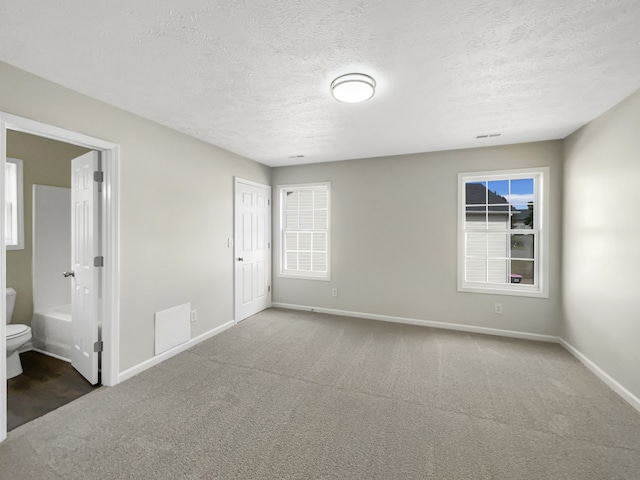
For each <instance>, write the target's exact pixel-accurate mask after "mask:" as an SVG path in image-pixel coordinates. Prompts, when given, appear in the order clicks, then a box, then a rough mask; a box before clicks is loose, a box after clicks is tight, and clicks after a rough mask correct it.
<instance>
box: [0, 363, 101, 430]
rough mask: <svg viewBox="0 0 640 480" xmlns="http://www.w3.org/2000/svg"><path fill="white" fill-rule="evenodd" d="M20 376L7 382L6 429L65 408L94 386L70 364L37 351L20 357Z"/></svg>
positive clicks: (11, 428)
mask: <svg viewBox="0 0 640 480" xmlns="http://www.w3.org/2000/svg"><path fill="white" fill-rule="evenodd" d="M20 359H21V361H22V369H23V370H24V373H23V374H22V375H18V376H17V377H15V378H12V379H10V380H8V381H7V430H8V431H11V430H13V429H14V428H16V427H19V426H20V425H23V424H25V423H27V422H30V421H31V420H34V419H36V418H38V417H41V416H42V415H44V414H46V413H49V412H51V411H53V410H55V409H56V408H58V407H61V406H62V405H66V404H67V403H69V402H72V401H73V400H75V399H77V398H79V397H81V396H83V395H86V394H87V393H89V392H91V391H92V390H94V389H95V388H97V386H95V387H94V386H93V385H90V384H89V382H87V381H86V380H85V379H84V377H83V376H82V375H80V374H79V373H78V372H77V371H76V370H75V369H74V368H73V367H72V366H71V364H70V363H67V362H64V361H62V360H58V359H57V358H53V357H50V356H48V355H44V354H42V353H39V352H25V353H21V354H20Z"/></svg>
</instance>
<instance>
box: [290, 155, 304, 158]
mask: <svg viewBox="0 0 640 480" xmlns="http://www.w3.org/2000/svg"><path fill="white" fill-rule="evenodd" d="M289 158H304V155H291V156H290V157H289Z"/></svg>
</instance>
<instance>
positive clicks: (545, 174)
mask: <svg viewBox="0 0 640 480" xmlns="http://www.w3.org/2000/svg"><path fill="white" fill-rule="evenodd" d="M522 178H533V179H534V205H536V208H534V211H533V224H534V226H535V225H537V226H538V227H537V228H535V229H533V232H532V233H526V231H524V232H523V231H522V230H519V229H507V230H505V232H506V233H508V234H514V233H515V234H518V233H520V232H522V233H524V234H533V235H534V238H535V244H534V245H535V246H534V269H535V270H534V272H535V273H534V278H536V280H537V282H536V284H534V285H525V284H512V283H504V284H501V283H489V282H471V281H467V280H466V261H465V260H466V242H465V238H466V236H465V234H466V233H467V230H465V223H466V208H465V207H466V202H465V200H466V187H465V185H466V184H467V183H468V182H479V181H500V180H516V179H522ZM457 207H458V223H457V230H458V252H457V254H458V291H459V292H467V293H485V294H495V295H512V296H520V297H538V298H549V167H531V168H518V169H505V170H490V171H482V172H465V173H459V174H458V205H457ZM536 232H537V233H536Z"/></svg>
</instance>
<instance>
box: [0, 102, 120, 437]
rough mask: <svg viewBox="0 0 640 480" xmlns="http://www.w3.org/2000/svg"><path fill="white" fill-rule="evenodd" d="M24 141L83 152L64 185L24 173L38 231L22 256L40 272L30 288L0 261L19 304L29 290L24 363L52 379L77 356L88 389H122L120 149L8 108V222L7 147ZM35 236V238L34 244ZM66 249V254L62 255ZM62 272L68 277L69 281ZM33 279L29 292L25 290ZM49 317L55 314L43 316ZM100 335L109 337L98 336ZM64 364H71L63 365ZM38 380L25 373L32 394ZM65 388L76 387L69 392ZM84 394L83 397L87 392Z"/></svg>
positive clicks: (2, 410) (1, 428)
mask: <svg viewBox="0 0 640 480" xmlns="http://www.w3.org/2000/svg"><path fill="white" fill-rule="evenodd" d="M20 135H22V136H32V137H33V138H35V139H36V140H39V141H41V142H47V141H49V142H50V143H55V144H56V145H64V148H66V149H67V150H69V151H71V152H73V153H74V154H73V158H76V160H73V162H72V161H71V159H70V158H68V165H67V168H66V173H60V172H58V173H59V176H60V175H62V176H64V177H66V179H65V181H64V182H60V181H49V180H47V179H45V180H43V181H41V184H38V182H34V181H32V180H33V177H34V176H35V177H37V176H38V170H39V169H38V168H32V167H33V166H29V165H23V168H24V174H25V175H24V176H25V179H26V180H28V181H27V182H26V183H25V185H26V186H27V187H28V188H26V189H25V190H24V196H25V197H28V198H29V201H28V202H25V203H29V205H28V208H25V209H24V213H27V215H25V217H29V218H25V224H26V226H27V228H25V233H26V232H29V233H30V235H24V236H25V238H24V244H25V245H30V246H32V247H33V248H32V249H31V251H30V252H29V253H26V254H25V255H23V256H24V257H25V258H27V259H28V260H30V261H29V262H27V266H28V267H30V268H28V270H32V272H33V276H32V277H31V279H30V280H31V281H30V282H29V281H27V280H25V279H22V281H21V280H20V275H18V277H15V276H13V274H12V273H11V271H12V270H13V269H14V266H15V265H13V264H11V262H12V261H13V256H11V258H9V255H6V254H5V255H3V256H2V262H1V265H0V266H1V268H0V270H1V271H0V281H1V282H2V285H1V287H2V289H1V291H3V292H5V291H7V286H9V287H14V285H19V288H15V287H14V288H15V291H16V295H15V298H20V297H21V294H20V291H22V297H23V302H19V301H16V313H17V314H18V318H19V319H16V321H17V322H20V321H24V323H25V324H27V323H28V324H30V325H31V329H32V331H33V338H32V345H31V346H28V347H27V349H29V350H32V351H29V352H28V354H23V356H25V360H26V361H25V362H24V363H25V366H27V365H29V368H32V366H33V365H40V366H39V367H37V368H39V369H41V371H42V373H44V372H45V371H51V369H52V368H54V367H55V368H58V367H57V366H56V362H59V360H60V359H65V360H71V361H72V362H73V365H74V367H75V370H77V371H80V372H81V373H82V375H83V376H84V377H85V378H87V379H88V382H85V384H86V385H87V386H88V389H89V390H90V389H91V384H96V383H101V384H103V385H115V384H116V383H118V361H117V360H118V354H117V352H118V335H117V331H118V303H119V302H118V300H119V299H118V297H119V295H118V291H119V289H118V276H117V266H118V263H119V262H118V257H119V249H118V230H119V225H118V220H119V218H118V211H119V209H118V202H119V189H118V146H117V145H115V144H111V143H109V142H105V141H103V140H99V139H96V138H93V137H88V136H86V135H82V134H78V133H76V132H71V131H68V130H64V129H60V128H57V127H53V126H49V125H46V124H42V123H40V122H34V121H31V120H28V119H24V118H20V117H16V116H13V115H9V114H4V113H2V112H0V144H1V148H0V150H1V158H0V167H1V168H0V171H1V174H2V178H1V180H2V181H0V188H1V189H2V192H1V193H2V195H0V197H1V200H2V208H1V209H0V217H2V224H3V225H5V221H7V220H10V217H9V215H10V214H11V211H10V210H11V209H10V207H11V205H9V203H10V202H7V201H6V197H5V192H4V187H5V181H4V180H5V179H4V172H5V162H6V158H7V156H8V155H7V149H8V148H9V150H10V147H11V142H12V138H16V136H20ZM61 148H62V147H61ZM74 149H75V151H74ZM76 154H78V155H76ZM9 156H11V155H9ZM50 156H53V155H50ZM40 173H42V172H40ZM65 183H66V184H65ZM27 184H28V185H27ZM56 202H58V203H57V204H58V205H62V204H64V205H66V207H67V209H68V211H67V213H64V212H61V211H60V210H57V209H56V208H54V205H56ZM55 212H57V213H55ZM56 215H57V217H56ZM64 217H66V218H67V220H66V222H67V223H71V224H72V225H71V228H69V229H66V228H65V227H64V225H63V226H62V228H60V225H57V223H64V221H62V222H60V219H61V218H64ZM56 218H57V220H56ZM31 229H32V230H31ZM47 229H49V230H47ZM30 230H31V231H30ZM65 230H66V237H67V238H68V242H65V241H64V239H62V240H61V239H60V238H57V239H56V235H58V236H60V234H61V232H63V231H65ZM56 232H57V233H56ZM72 232H73V234H72ZM28 236H29V237H30V238H27V237H28ZM63 236H64V235H63ZM1 240H2V242H0V243H2V245H1V247H2V249H3V250H5V243H6V238H5V236H2V239H1ZM65 243H66V246H65ZM54 244H55V245H54ZM52 246H55V248H57V249H58V250H57V251H56V250H55V248H54V249H53V250H52ZM63 250H64V251H65V253H62V251H63ZM56 252H57V253H56ZM11 253H12V254H13V252H11ZM56 262H57V263H56ZM60 262H62V263H60ZM63 265H64V266H63ZM22 266H24V264H23V265H22ZM63 272H64V274H65V276H66V277H63ZM8 275H12V277H11V280H10V281H11V283H12V284H9V285H8V284H7V276H8ZM25 276H28V274H27V275H25ZM14 282H17V283H14ZM29 283H30V285H31V289H30V291H29V288H28V287H27V286H26V285H27V284H29ZM56 290H58V292H57V293H60V292H62V293H63V296H64V295H66V297H64V298H63V296H58V297H56V296H55V295H56ZM6 300H7V297H6V296H5V295H2V301H5V302H6ZM25 304H26V305H25ZM0 310H1V313H2V317H3V318H2V321H1V322H0V338H8V337H6V335H7V326H6V323H7V318H6V314H7V313H8V306H7V304H6V303H5V305H3V306H2V308H1V309H0ZM72 312H73V313H72ZM71 313H72V314H71ZM70 314H71V315H70ZM44 315H47V316H48V318H47V319H44ZM30 316H31V318H29V317H30ZM65 317H67V318H81V319H82V321H80V322H76V325H75V326H74V325H73V322H69V321H67V322H66V324H65V321H64V320H65ZM23 319H24V320H23ZM14 323H15V322H14ZM99 325H101V328H99ZM69 326H71V327H72V331H71V332H69ZM60 327H62V330H60ZM76 327H81V328H76ZM65 328H66V329H67V331H66V333H65V330H64V329H65ZM56 329H57V331H56ZM100 330H101V333H102V334H101V336H99V332H100ZM0 344H1V345H0V388H1V389H2V390H0V441H1V440H3V439H4V438H6V431H7V430H6V426H7V414H6V412H7V410H6V405H7V403H6V402H7V382H6V381H5V380H6V366H7V364H6V360H7V357H6V355H7V354H8V351H7V349H6V347H7V345H8V343H5V342H0ZM38 350H40V352H43V353H44V354H46V357H48V358H50V361H45V362H44V363H42V362H40V360H42V359H41V358H40V359H39V358H38V355H41V353H40V352H38ZM100 351H102V354H101V380H100V381H98V372H99V370H98V358H99V352H100ZM32 357H33V358H32ZM45 360H46V358H45ZM65 363H66V362H62V366H64V364H65ZM43 365H44V366H43ZM67 365H68V364H67ZM25 371H26V368H25ZM70 371H71V374H69V375H67V374H65V375H62V374H60V375H58V374H57V373H56V374H54V375H49V377H65V376H66V377H67V379H70V378H71V377H72V376H73V375H75V371H74V369H71V370H70ZM36 377H38V375H36ZM41 377H43V378H45V379H46V377H47V375H41ZM16 378H18V377H16ZM31 380H32V379H29V378H27V376H24V377H23V378H22V379H21V381H20V382H18V383H19V384H27V383H28V384H29V385H30V386H29V389H32V387H33V383H30V382H31ZM25 382H26V383H25ZM83 382H84V380H83ZM15 383H16V382H15V380H12V384H13V385H14V386H15ZM23 387H24V385H23ZM63 389H64V390H66V391H70V390H74V388H71V387H69V386H66V387H63ZM23 390H24V389H23ZM76 390H77V391H78V392H80V391H82V390H83V388H80V389H76ZM50 393H53V395H50V396H49V397H51V396H53V397H56V396H57V395H58V394H57V393H56V392H50ZM76 393H77V392H76ZM80 394H81V393H80ZM71 396H73V395H71ZM50 399H51V398H49V400H50ZM54 403H55V402H54ZM58 406H59V405H58ZM54 408H55V407H54Z"/></svg>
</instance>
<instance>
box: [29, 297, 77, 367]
mask: <svg viewBox="0 0 640 480" xmlns="http://www.w3.org/2000/svg"><path fill="white" fill-rule="evenodd" d="M31 330H32V333H33V346H34V348H35V349H36V350H40V351H42V352H45V353H49V354H51V355H53V356H55V357H58V358H60V359H62V360H66V361H67V362H70V361H71V360H70V358H71V342H72V338H73V337H72V332H71V304H69V305H60V306H58V307H53V308H49V309H47V310H43V311H41V312H34V313H33V320H32V321H31Z"/></svg>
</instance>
